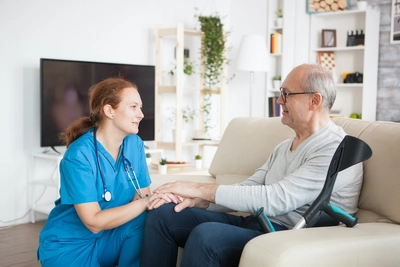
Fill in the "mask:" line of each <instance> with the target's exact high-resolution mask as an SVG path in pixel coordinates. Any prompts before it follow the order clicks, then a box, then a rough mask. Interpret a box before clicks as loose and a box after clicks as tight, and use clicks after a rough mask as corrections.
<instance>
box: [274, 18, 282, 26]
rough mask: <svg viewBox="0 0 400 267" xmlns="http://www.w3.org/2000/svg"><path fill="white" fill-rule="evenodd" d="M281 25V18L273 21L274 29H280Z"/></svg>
mask: <svg viewBox="0 0 400 267" xmlns="http://www.w3.org/2000/svg"><path fill="white" fill-rule="evenodd" d="M282 25H283V18H277V19H276V20H275V27H277V28H282Z"/></svg>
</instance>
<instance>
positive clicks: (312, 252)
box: [239, 223, 400, 267]
mask: <svg viewBox="0 0 400 267" xmlns="http://www.w3.org/2000/svg"><path fill="white" fill-rule="evenodd" d="M399 247H400V225H396V224H388V223H360V224H358V225H356V226H355V227H353V228H347V227H345V226H335V227H320V228H305V229H300V230H288V231H281V232H275V233H270V234H264V235H261V236H258V237H256V238H254V239H252V240H250V241H249V242H248V243H247V244H246V246H245V248H244V250H243V253H242V256H241V259H240V265H239V266H240V267H253V266H335V267H336V266H342V267H343V266H349V267H350V266H351V267H354V266H363V267H364V266H398V264H399V262H400V253H399V252H398V248H399Z"/></svg>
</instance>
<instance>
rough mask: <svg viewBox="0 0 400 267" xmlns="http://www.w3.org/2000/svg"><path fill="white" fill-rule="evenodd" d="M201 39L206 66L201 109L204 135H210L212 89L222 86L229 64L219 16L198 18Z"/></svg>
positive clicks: (203, 76) (203, 63)
mask: <svg viewBox="0 0 400 267" xmlns="http://www.w3.org/2000/svg"><path fill="white" fill-rule="evenodd" d="M198 20H199V22H200V28H201V31H202V33H203V35H202V38H201V44H202V45H201V51H200V55H201V60H202V65H203V66H204V72H203V73H202V74H201V75H202V78H203V79H202V80H203V82H204V83H203V87H204V90H205V92H206V93H205V94H204V105H203V106H202V107H201V111H202V113H203V118H204V121H203V123H204V134H205V135H206V136H207V135H209V130H210V129H211V128H212V127H211V124H210V123H211V89H213V88H215V87H218V86H219V85H220V81H221V77H223V75H224V70H225V65H226V64H227V63H228V62H229V60H228V58H227V57H226V36H225V34H224V29H223V27H224V24H223V23H222V21H221V19H220V17H219V16H217V15H216V16H198Z"/></svg>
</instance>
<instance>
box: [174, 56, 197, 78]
mask: <svg viewBox="0 0 400 267" xmlns="http://www.w3.org/2000/svg"><path fill="white" fill-rule="evenodd" d="M175 72H176V64H173V67H172V69H170V70H169V71H168V75H169V77H170V81H171V85H175ZM183 73H184V74H185V75H187V76H190V75H192V74H194V73H196V72H195V62H194V61H190V60H189V58H188V57H185V58H184V60H183Z"/></svg>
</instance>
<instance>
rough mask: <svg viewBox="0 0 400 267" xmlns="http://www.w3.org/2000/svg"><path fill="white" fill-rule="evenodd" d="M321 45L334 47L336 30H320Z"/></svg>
mask: <svg viewBox="0 0 400 267" xmlns="http://www.w3.org/2000/svg"><path fill="white" fill-rule="evenodd" d="M321 47H336V30H322V35H321Z"/></svg>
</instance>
